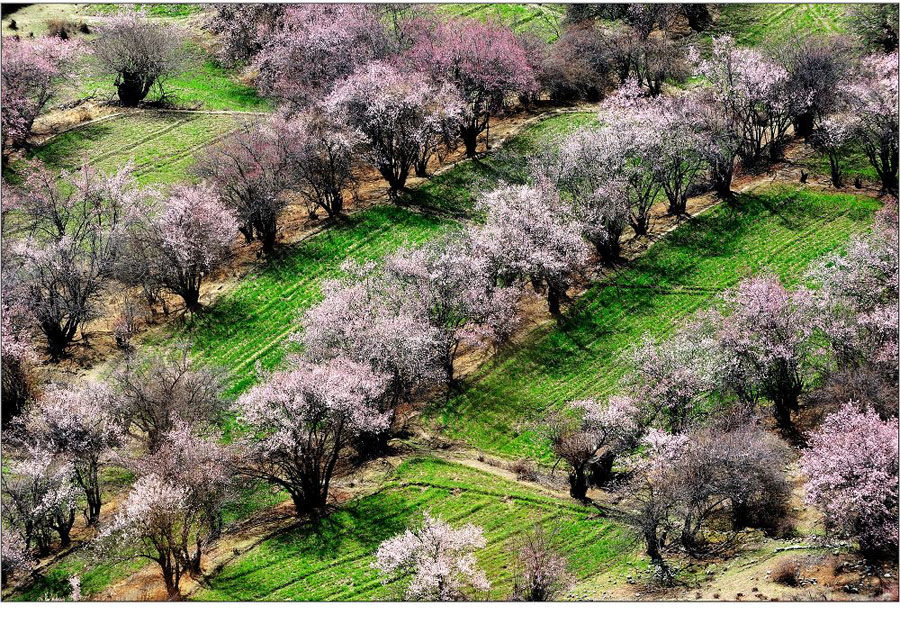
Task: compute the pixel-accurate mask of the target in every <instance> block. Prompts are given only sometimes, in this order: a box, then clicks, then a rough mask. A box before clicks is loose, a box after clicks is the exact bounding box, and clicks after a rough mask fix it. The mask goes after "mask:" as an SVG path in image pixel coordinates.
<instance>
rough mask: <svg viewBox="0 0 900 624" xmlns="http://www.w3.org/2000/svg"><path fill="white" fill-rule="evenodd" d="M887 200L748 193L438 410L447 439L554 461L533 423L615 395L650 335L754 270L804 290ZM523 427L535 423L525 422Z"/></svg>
mask: <svg viewBox="0 0 900 624" xmlns="http://www.w3.org/2000/svg"><path fill="white" fill-rule="evenodd" d="M877 205H878V202H876V201H875V200H872V199H867V198H861V197H854V196H849V195H836V194H835V195H832V194H824V193H814V192H810V191H799V192H798V191H794V190H791V189H780V190H770V191H767V192H765V193H763V194H760V195H751V196H744V197H741V198H740V200H739V207H738V209H737V210H736V213H735V215H734V216H730V215H729V212H728V210H726V209H725V208H724V207H722V206H720V207H718V208H715V209H713V210H712V211H710V212H708V213H706V214H704V215H702V216H700V217H697V218H695V219H694V220H693V221H692V222H691V223H687V224H684V225H682V226H681V227H679V228H678V229H677V230H675V231H674V232H672V234H671V235H670V236H669V237H667V238H666V239H664V240H663V241H661V242H659V243H658V244H657V245H655V246H654V247H652V248H651V249H650V251H649V252H648V253H647V254H646V255H645V256H644V257H642V258H640V259H638V260H637V261H636V262H635V263H634V264H633V265H631V266H630V267H628V268H626V269H624V270H623V271H622V272H621V273H620V274H619V275H618V277H616V278H615V279H614V280H613V281H612V282H611V283H601V284H598V285H595V286H594V287H592V288H591V289H590V290H589V291H588V292H587V293H586V294H585V295H584V296H582V297H581V298H580V299H579V300H578V302H577V304H576V305H575V307H574V309H573V310H572V311H571V312H570V313H569V314H568V318H567V320H566V322H565V323H564V324H563V325H561V326H559V327H556V326H552V327H551V326H545V327H544V328H541V329H538V330H536V331H535V332H534V333H533V334H532V335H531V336H530V337H529V338H527V339H526V341H525V342H524V344H523V345H521V346H520V347H517V348H516V349H515V351H513V352H512V353H510V354H508V355H507V356H505V357H503V356H501V357H496V358H494V359H492V360H491V361H489V362H488V363H486V364H485V365H484V366H482V368H481V369H480V370H479V371H477V372H476V373H475V374H474V375H473V377H472V379H471V380H470V381H469V383H468V384H467V385H466V386H465V387H464V389H463V390H462V391H461V392H460V393H459V394H458V395H457V396H455V397H454V398H452V399H451V401H450V402H449V403H448V404H447V405H446V406H443V405H441V406H434V407H433V408H432V409H431V410H429V411H428V412H427V413H428V414H429V416H430V417H431V418H433V419H434V420H435V421H437V423H439V424H440V425H442V426H444V427H445V428H446V429H445V433H447V434H449V435H452V436H453V437H456V438H460V439H464V440H466V441H467V442H469V443H470V444H472V445H474V446H475V447H477V448H480V449H483V450H486V451H491V452H495V453H498V454H502V455H507V456H519V455H531V454H535V455H537V456H539V457H546V453H547V449H546V446H545V445H544V444H543V443H542V442H541V441H540V440H538V439H537V438H536V435H535V434H534V433H533V432H532V431H531V430H530V428H529V427H528V426H527V423H530V422H534V421H535V420H536V419H538V418H539V417H540V416H541V415H542V414H544V413H545V412H546V411H547V410H549V409H553V408H555V407H559V406H561V405H562V404H563V403H565V402H566V401H569V400H573V399H578V398H584V397H589V396H595V395H596V396H602V395H608V394H610V393H613V392H615V391H617V390H618V389H619V388H620V385H621V381H622V378H623V376H624V375H625V373H626V371H627V367H626V363H625V362H624V361H623V357H622V356H623V354H624V353H626V352H627V350H628V349H629V348H630V347H632V346H633V345H634V344H635V343H636V342H637V341H639V340H640V338H641V336H642V334H644V333H645V332H646V333H649V334H651V335H654V336H664V335H666V334H668V333H669V332H671V331H672V329H673V328H674V327H675V326H676V325H677V324H679V323H680V322H683V321H684V320H685V319H686V318H687V317H688V316H689V315H690V314H691V313H693V312H694V311H696V310H698V309H700V308H702V307H704V306H708V305H709V304H711V303H712V302H713V299H714V297H715V296H716V294H717V293H719V292H721V291H722V290H723V289H725V288H728V287H731V286H733V285H735V284H736V283H737V282H738V281H739V280H740V279H741V277H743V276H744V275H747V274H750V273H754V272H759V271H763V270H770V271H772V272H774V273H775V274H777V275H778V276H780V277H781V279H783V280H784V281H785V283H786V284H789V285H791V284H796V283H797V282H798V281H799V280H800V279H802V275H803V273H804V270H805V268H806V267H807V266H808V265H809V263H810V262H811V261H812V260H814V259H816V258H818V257H820V256H821V255H822V254H825V253H827V252H829V251H832V250H834V249H837V248H839V247H840V246H841V245H842V244H843V243H844V242H845V241H846V240H847V239H848V237H849V236H850V234H851V233H852V232H855V231H859V230H861V229H863V228H864V227H865V225H866V224H867V223H868V222H869V217H870V216H871V214H872V212H873V211H874V210H875V209H876V207H877ZM523 423H524V424H525V425H526V426H522V425H523Z"/></svg>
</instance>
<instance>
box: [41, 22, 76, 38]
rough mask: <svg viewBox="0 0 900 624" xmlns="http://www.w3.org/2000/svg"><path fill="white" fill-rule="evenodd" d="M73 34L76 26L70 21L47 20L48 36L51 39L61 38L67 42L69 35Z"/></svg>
mask: <svg viewBox="0 0 900 624" xmlns="http://www.w3.org/2000/svg"><path fill="white" fill-rule="evenodd" d="M72 32H75V24H73V23H72V22H70V21H68V20H62V19H51V20H47V34H48V35H49V36H51V37H59V38H60V39H63V40H65V39H68V38H69V33H72Z"/></svg>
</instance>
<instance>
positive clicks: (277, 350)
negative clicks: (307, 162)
mask: <svg viewBox="0 0 900 624" xmlns="http://www.w3.org/2000/svg"><path fill="white" fill-rule="evenodd" d="M593 119H594V116H593V115H590V114H573V115H563V116H560V117H556V118H551V119H549V120H546V121H544V122H541V123H539V124H536V125H535V126H533V127H531V128H529V129H528V130H526V131H525V132H524V133H523V134H522V135H520V136H519V137H518V138H517V139H515V140H513V141H511V142H510V143H508V144H507V145H506V146H504V148H503V149H501V150H500V151H499V152H498V153H497V154H496V155H494V156H490V157H487V158H484V159H482V160H480V161H478V162H464V163H461V164H460V165H459V166H457V167H454V168H453V169H451V170H450V171H448V172H446V173H444V174H442V175H439V176H436V177H435V178H433V179H432V180H430V181H429V182H428V183H426V184H425V185H423V186H422V187H420V188H419V189H418V190H417V191H415V192H413V193H411V194H410V195H409V197H407V198H406V199H405V201H404V203H405V204H406V205H407V206H409V207H411V208H414V209H415V212H413V211H410V210H406V209H404V208H398V207H396V206H378V207H376V208H373V209H371V210H368V211H366V212H364V213H361V214H357V215H354V216H352V217H350V218H349V220H348V222H347V223H346V224H345V225H343V226H341V227H338V228H332V229H329V230H327V231H326V232H324V233H323V234H320V235H317V236H314V237H313V238H311V239H309V240H307V241H305V242H303V243H301V244H299V245H296V246H293V247H288V248H285V249H282V250H281V251H280V254H279V256H278V257H277V258H276V259H274V260H273V261H270V262H269V263H267V264H266V265H265V266H263V267H262V268H261V269H259V270H258V271H257V272H255V273H253V274H251V275H250V276H248V277H247V278H245V279H244V280H242V282H241V283H240V284H239V285H238V286H237V287H236V288H235V289H234V290H232V291H230V292H229V293H228V294H226V295H224V296H223V297H221V298H220V299H219V300H218V301H217V302H216V303H215V304H214V305H213V306H212V307H210V308H209V309H208V310H206V311H205V312H204V313H203V314H202V315H200V316H198V317H197V319H196V320H195V321H193V323H192V324H191V325H189V326H187V327H186V328H183V329H182V330H180V331H178V330H176V331H177V334H176V336H177V337H179V338H180V337H189V338H190V339H191V340H193V342H194V356H195V357H196V358H197V359H198V360H199V361H201V362H203V363H205V364H212V365H216V366H221V367H224V369H225V370H226V371H227V372H228V373H229V374H230V380H231V390H232V392H233V393H234V394H237V393H240V392H242V391H243V390H245V389H246V388H247V387H248V386H249V385H250V384H252V383H253V382H254V381H255V379H256V372H255V363H256V360H257V359H259V360H260V362H261V364H262V365H263V366H264V367H265V368H271V367H272V366H275V365H277V364H278V363H279V362H280V361H281V359H282V357H283V354H284V343H285V340H286V339H287V337H288V335H289V333H290V332H291V331H293V330H295V329H296V323H295V321H296V319H297V317H298V315H299V314H300V313H301V311H302V310H304V309H306V308H307V307H309V306H310V305H311V304H312V303H314V302H315V301H317V299H318V297H319V290H320V286H321V283H322V281H323V280H325V279H328V278H333V277H337V276H338V274H339V273H338V272H339V267H340V265H341V263H342V262H343V261H344V260H346V259H348V258H355V259H358V260H368V259H378V258H381V257H383V256H384V255H385V254H387V253H389V252H391V251H392V250H394V249H396V248H397V247H399V246H400V245H403V244H407V243H409V244H416V243H421V242H423V241H424V240H426V239H428V238H431V237H434V236H436V235H438V234H439V233H440V232H442V231H445V230H446V228H448V227H456V225H455V222H454V221H452V220H449V219H447V218H446V217H447V216H448V215H452V216H465V215H467V214H470V213H471V210H472V207H473V202H474V197H475V190H476V189H478V188H482V187H484V186H487V185H491V184H496V183H497V182H498V181H499V180H507V181H522V180H523V171H524V168H523V163H522V159H523V158H524V156H525V154H527V153H529V152H530V151H532V150H534V149H536V148H537V147H538V145H539V144H542V143H545V142H546V141H547V140H548V139H549V138H550V137H553V136H557V135H559V134H561V133H565V132H568V131H571V129H572V128H573V127H575V126H577V125H583V124H587V123H591V122H592V121H593Z"/></svg>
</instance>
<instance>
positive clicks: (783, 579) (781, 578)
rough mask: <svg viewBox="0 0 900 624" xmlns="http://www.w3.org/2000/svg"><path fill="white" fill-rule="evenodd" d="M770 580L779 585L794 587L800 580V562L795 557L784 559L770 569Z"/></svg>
mask: <svg viewBox="0 0 900 624" xmlns="http://www.w3.org/2000/svg"><path fill="white" fill-rule="evenodd" d="M772 581H773V582H775V583H778V584H779V585H787V586H788V587H796V586H797V584H798V583H799V581H800V564H799V563H797V561H796V560H795V559H785V560H784V561H782V562H781V563H779V564H778V565H777V566H775V569H774V570H772Z"/></svg>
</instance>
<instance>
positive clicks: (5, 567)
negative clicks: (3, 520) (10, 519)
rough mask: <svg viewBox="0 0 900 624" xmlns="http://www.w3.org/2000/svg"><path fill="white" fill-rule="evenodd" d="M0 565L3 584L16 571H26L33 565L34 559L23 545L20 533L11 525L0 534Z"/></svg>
mask: <svg viewBox="0 0 900 624" xmlns="http://www.w3.org/2000/svg"><path fill="white" fill-rule="evenodd" d="M0 565H2V583H3V585H4V586H5V585H6V584H7V583H9V581H10V579H11V577H12V575H13V574H15V573H16V572H27V571H29V570H31V568H32V567H33V566H34V559H32V557H31V554H30V553H29V552H28V549H27V548H26V547H25V540H24V539H22V534H21V533H19V531H17V530H15V529H13V528H11V527H8V528H5V529H4V530H3V534H2V535H0Z"/></svg>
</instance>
